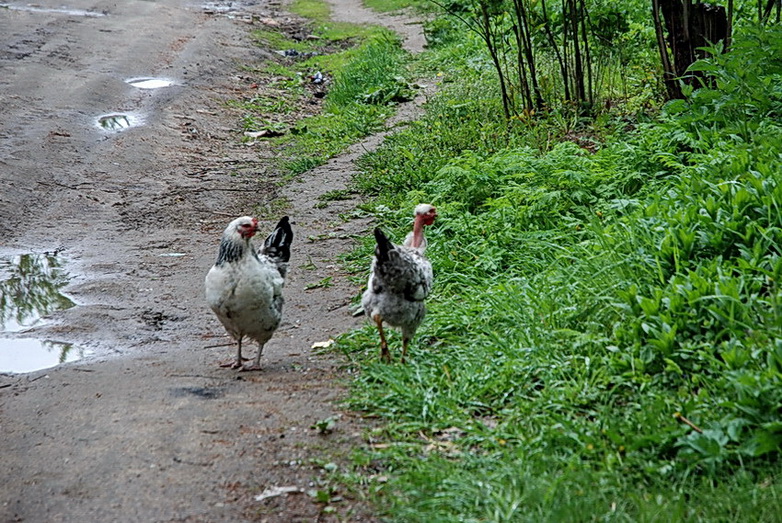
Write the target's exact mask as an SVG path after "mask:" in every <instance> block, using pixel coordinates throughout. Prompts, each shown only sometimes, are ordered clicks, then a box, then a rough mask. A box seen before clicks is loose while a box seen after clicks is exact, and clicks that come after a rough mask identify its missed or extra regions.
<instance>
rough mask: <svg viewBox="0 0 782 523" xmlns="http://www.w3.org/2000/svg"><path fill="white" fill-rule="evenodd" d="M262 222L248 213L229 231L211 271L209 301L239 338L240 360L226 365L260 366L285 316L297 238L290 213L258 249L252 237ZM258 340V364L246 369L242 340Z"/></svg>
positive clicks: (255, 362)
mask: <svg viewBox="0 0 782 523" xmlns="http://www.w3.org/2000/svg"><path fill="white" fill-rule="evenodd" d="M256 232H258V220H256V219H255V218H250V217H249V216H243V217H241V218H237V219H236V220H234V221H232V222H231V223H230V224H229V225H228V227H227V228H226V229H225V232H224V233H223V237H222V240H221V242H220V250H219V252H218V254H217V261H216V262H215V264H214V266H213V267H212V268H211V269H210V270H209V273H208V274H207V275H206V280H205V287H206V302H207V304H208V305H209V307H210V308H211V309H212V311H214V313H215V315H216V316H217V318H218V319H219V320H220V323H222V324H223V326H224V327H225V329H226V330H227V331H228V333H229V334H230V335H231V336H232V337H233V338H234V339H235V340H236V342H237V345H238V348H237V354H236V361H235V362H233V363H231V364H228V365H226V366H231V367H233V368H244V369H245V370H257V369H260V360H261V354H262V353H263V347H264V345H265V344H266V342H267V341H269V339H271V337H272V335H273V334H274V331H276V330H277V327H278V326H279V325H280V320H281V319H282V306H283V303H284V299H283V296H282V288H283V286H284V284H285V275H286V273H287V269H288V260H289V259H290V245H291V242H292V240H293V231H292V230H291V226H290V223H289V222H288V217H287V216H285V217H284V218H282V219H281V220H280V221H279V223H278V224H277V226H276V227H275V229H274V231H273V232H272V233H271V234H270V235H269V237H268V238H266V241H265V242H264V244H263V246H262V247H261V248H260V250H259V251H258V252H256V251H255V249H254V247H253V245H252V241H251V238H252V237H253V236H254V235H255V233H256ZM245 337H247V338H250V339H252V340H255V341H256V342H258V353H257V354H256V356H255V359H254V361H253V364H252V365H251V366H249V367H242V340H243V339H244V338H245Z"/></svg>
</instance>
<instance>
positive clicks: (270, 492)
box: [255, 487, 304, 501]
mask: <svg viewBox="0 0 782 523" xmlns="http://www.w3.org/2000/svg"><path fill="white" fill-rule="evenodd" d="M302 492H304V491H303V490H301V489H300V488H299V487H271V488H267V489H266V490H264V491H263V492H261V493H260V494H258V495H257V496H255V501H263V500H264V499H268V498H273V497H275V496H281V495H283V494H301V493H302Z"/></svg>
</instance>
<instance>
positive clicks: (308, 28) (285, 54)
mask: <svg viewBox="0 0 782 523" xmlns="http://www.w3.org/2000/svg"><path fill="white" fill-rule="evenodd" d="M291 9H292V10H293V12H294V13H295V14H297V15H298V16H301V17H302V22H301V23H299V24H296V25H294V26H292V27H284V28H280V27H269V28H267V29H262V30H258V31H256V32H255V33H254V35H255V38H256V40H257V41H258V45H259V46H260V47H262V48H264V49H266V50H268V51H271V55H272V56H279V58H276V57H275V58H274V59H273V60H269V61H268V62H267V63H264V64H263V66H262V67H246V68H245V73H247V74H248V75H251V77H252V79H253V81H254V83H255V84H256V85H258V91H257V92H255V93H252V94H251V95H249V96H247V97H245V98H244V99H240V100H236V101H234V102H233V103H232V105H234V106H235V107H238V108H240V109H241V110H242V111H243V112H244V117H243V127H244V129H243V130H244V131H245V134H246V135H247V136H248V139H262V140H266V141H268V142H269V146H270V148H271V149H273V150H274V151H275V154H276V156H277V157H278V158H279V159H280V160H279V168H280V169H281V170H283V171H284V172H285V173H287V174H290V175H295V174H298V173H301V172H304V171H306V170H308V169H311V168H312V167H315V166H317V165H320V164H322V163H324V162H325V161H326V160H327V159H329V158H330V157H332V156H334V155H336V154H338V153H339V152H341V151H342V150H344V148H345V147H347V146H348V145H349V144H351V143H354V142H355V141H357V140H358V139H360V138H362V137H364V136H367V135H368V134H370V133H372V132H374V131H376V130H378V129H379V128H381V127H382V124H383V122H384V121H385V120H386V119H387V118H388V117H389V116H390V115H391V114H393V111H394V105H395V104H396V103H397V102H399V101H403V100H406V99H409V98H410V97H411V96H412V91H411V90H410V89H409V88H408V86H407V83H406V81H405V79H404V77H405V75H406V70H405V64H406V62H407V60H408V57H407V56H406V54H405V53H404V51H403V50H402V49H401V45H400V42H399V39H398V38H397V37H396V36H395V35H393V34H391V33H390V32H388V31H387V30H385V29H383V28H379V27H368V26H363V25H356V24H350V23H337V22H332V21H330V20H329V15H330V12H329V8H328V5H327V4H326V3H324V2H322V1H320V0H297V1H296V2H294V3H293V4H292V6H291Z"/></svg>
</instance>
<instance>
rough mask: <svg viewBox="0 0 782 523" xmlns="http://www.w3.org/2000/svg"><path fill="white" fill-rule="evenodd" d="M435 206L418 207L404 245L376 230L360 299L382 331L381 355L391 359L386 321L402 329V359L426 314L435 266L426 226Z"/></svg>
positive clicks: (434, 211)
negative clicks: (428, 256)
mask: <svg viewBox="0 0 782 523" xmlns="http://www.w3.org/2000/svg"><path fill="white" fill-rule="evenodd" d="M436 216H437V212H436V210H435V208H434V207H432V206H431V205H427V204H422V205H419V206H418V207H416V216H415V224H414V227H413V232H412V233H411V234H409V235H408V237H407V238H406V239H405V242H404V244H403V245H394V244H393V243H391V241H390V240H389V239H388V238H387V237H386V235H385V234H384V233H383V231H381V230H380V229H379V228H377V229H375V241H376V242H377V245H376V247H375V256H374V258H373V260H372V266H371V269H370V275H369V281H368V282H367V290H366V291H365V292H364V295H363V296H362V299H361V304H362V306H363V307H364V312H365V313H366V314H367V316H369V317H370V318H372V320H373V321H374V322H375V324H376V325H377V328H378V332H379V333H380V348H381V351H382V352H381V358H382V359H383V360H385V361H389V360H390V359H391V356H390V354H389V352H388V344H387V342H386V338H385V333H384V332H383V322H385V323H387V324H389V325H391V326H394V327H398V328H399V329H400V330H401V331H402V347H403V349H402V361H403V362H404V361H405V356H406V355H407V347H408V345H409V343H410V340H412V339H413V336H415V332H416V330H417V329H418V326H419V325H420V324H421V322H422V321H423V319H424V316H425V315H426V307H425V305H424V300H425V299H426V297H427V296H428V295H429V292H430V291H431V289H432V281H433V274H432V265H431V263H429V260H427V259H426V257H425V256H424V251H425V250H426V240H425V239H424V236H423V231H424V226H426V225H431V224H432V223H433V222H434V219H435V217H436Z"/></svg>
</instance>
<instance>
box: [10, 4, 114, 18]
mask: <svg viewBox="0 0 782 523" xmlns="http://www.w3.org/2000/svg"><path fill="white" fill-rule="evenodd" d="M0 9H10V10H12V11H26V12H28V13H54V14H60V15H68V16H90V17H100V16H106V13H96V12H94V11H85V10H83V9H69V8H67V7H40V6H37V5H13V4H0Z"/></svg>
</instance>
